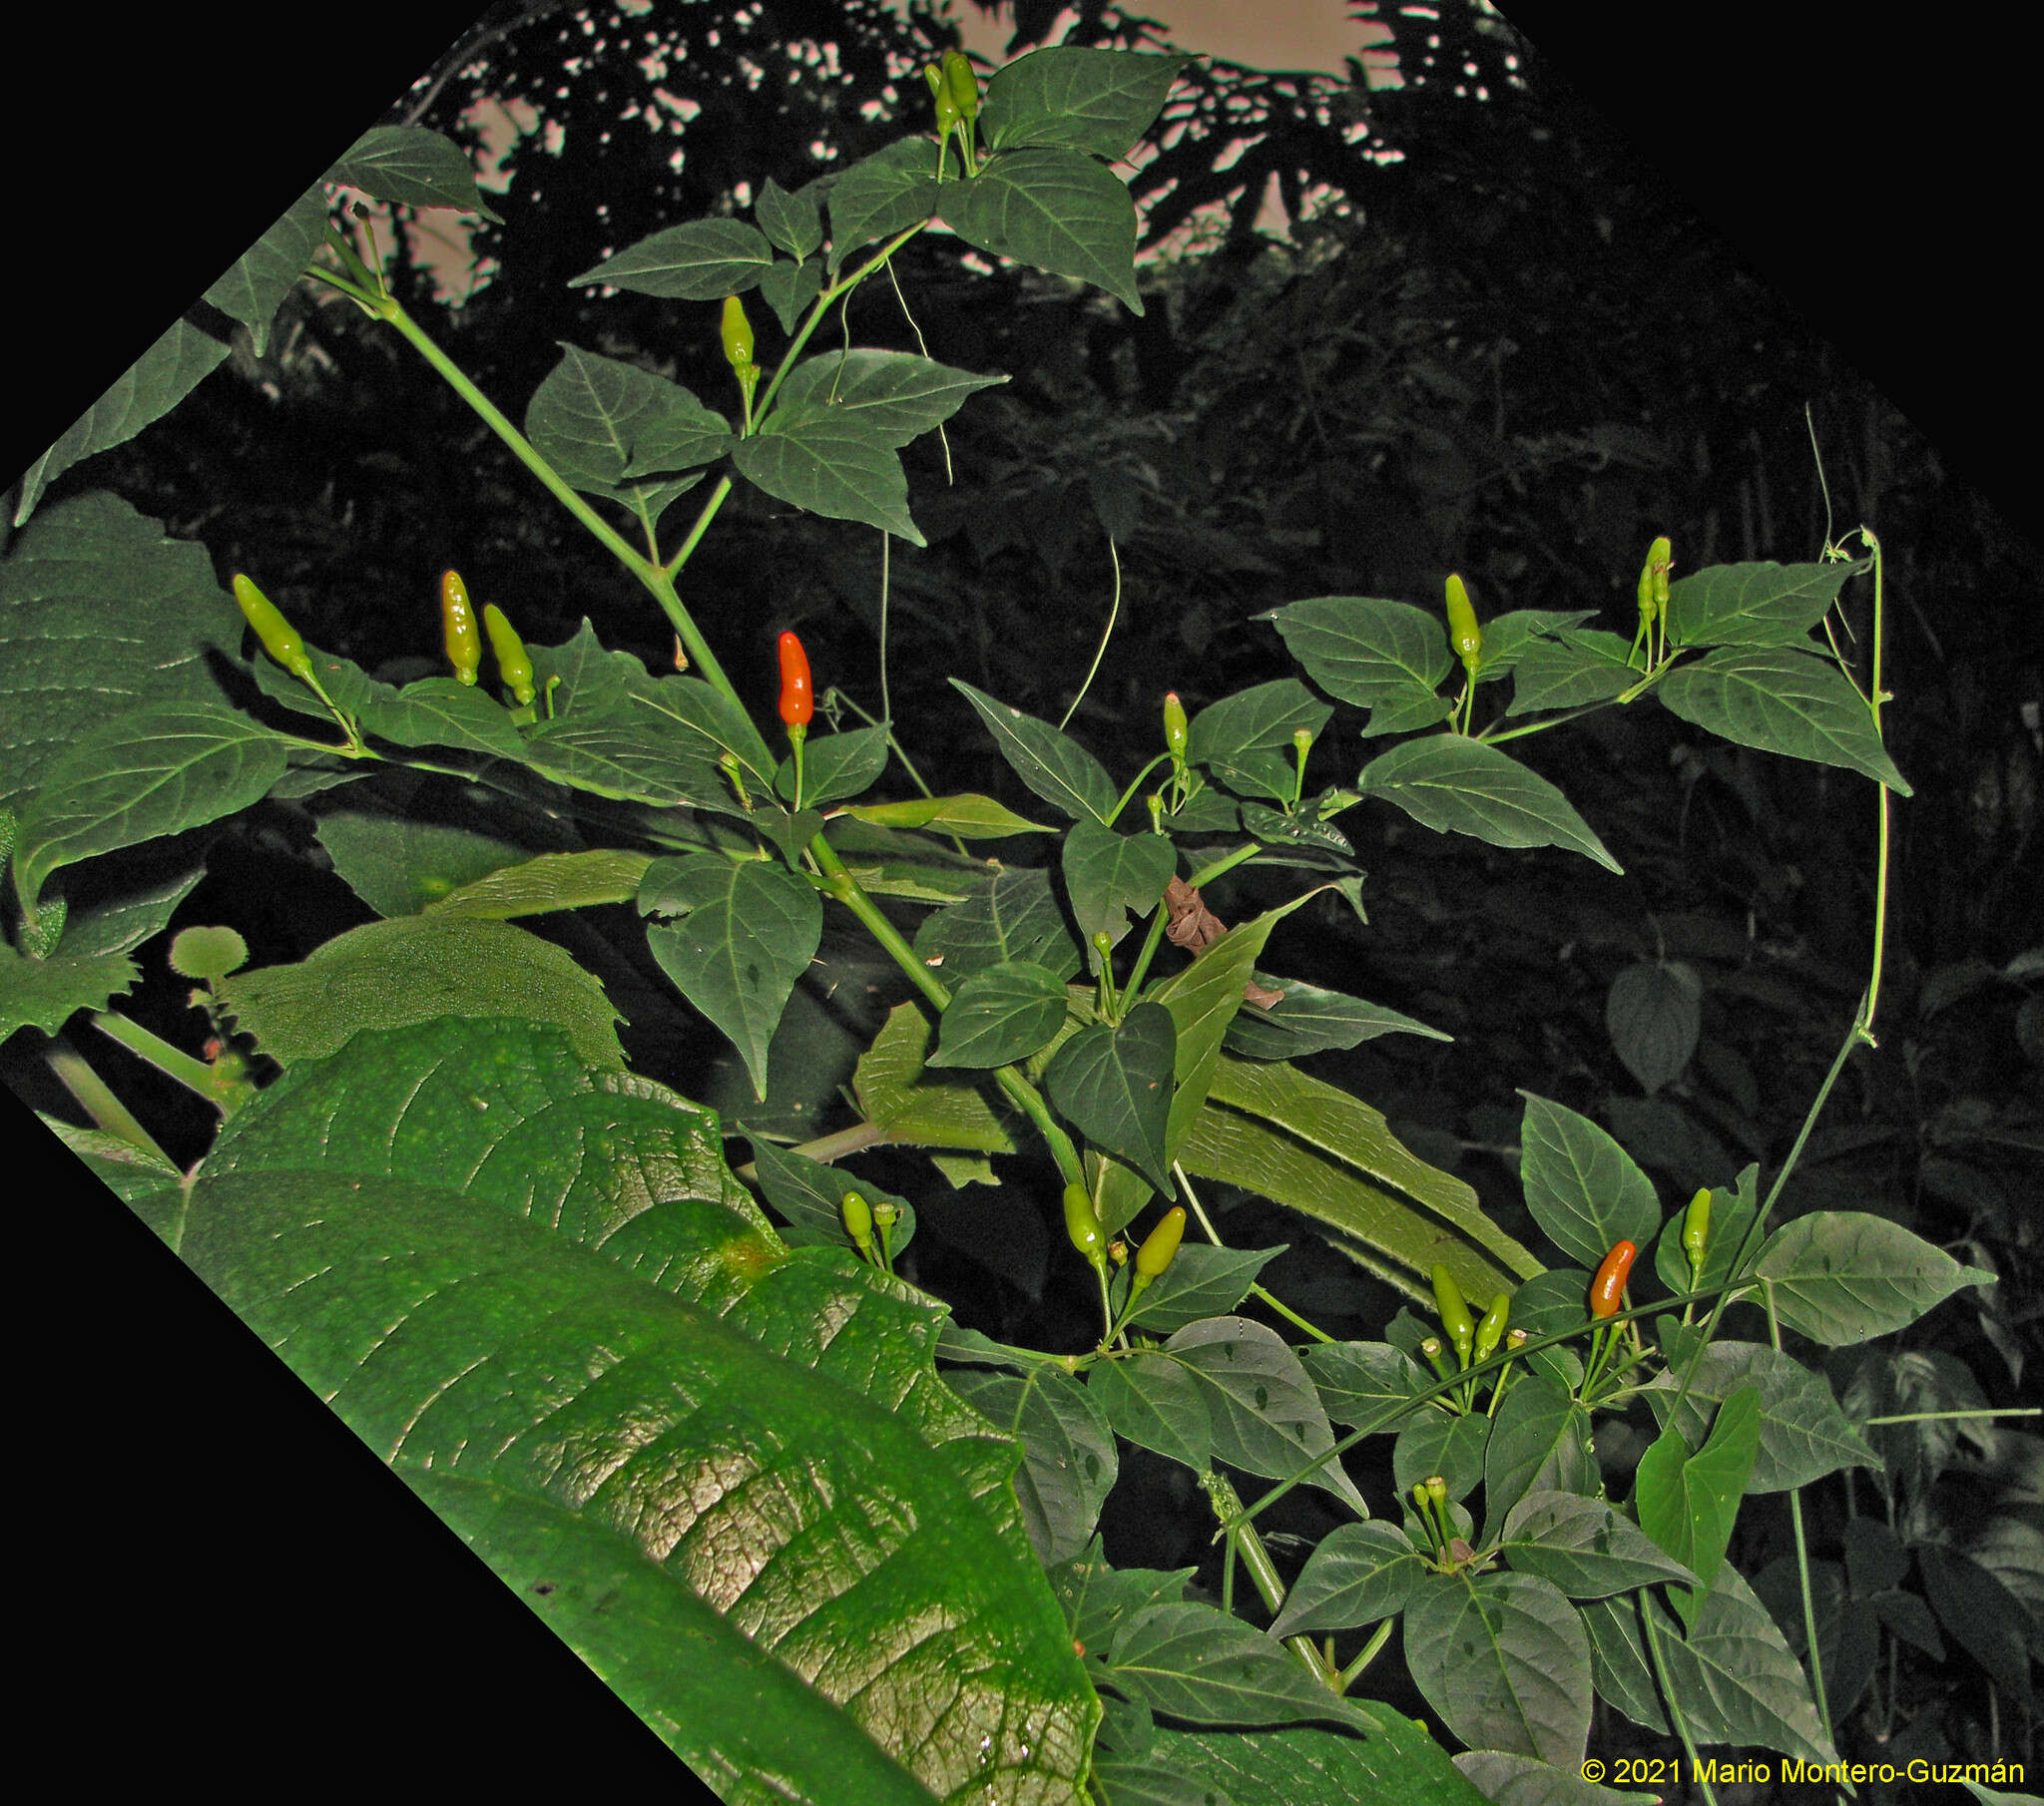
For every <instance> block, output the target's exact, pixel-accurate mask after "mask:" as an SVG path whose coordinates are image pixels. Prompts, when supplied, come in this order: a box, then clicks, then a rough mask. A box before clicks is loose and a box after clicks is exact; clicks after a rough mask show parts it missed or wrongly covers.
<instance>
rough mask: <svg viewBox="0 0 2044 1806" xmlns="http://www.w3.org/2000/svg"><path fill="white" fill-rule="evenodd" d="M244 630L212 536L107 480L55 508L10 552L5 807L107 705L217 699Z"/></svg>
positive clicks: (4, 607)
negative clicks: (224, 666) (139, 507)
mask: <svg viewBox="0 0 2044 1806" xmlns="http://www.w3.org/2000/svg"><path fill="white" fill-rule="evenodd" d="M243 631H244V629H243V622H242V617H241V614H240V612H239V611H238V610H237V609H236V607H235V605H234V600H233V598H232V597H230V596H229V595H228V594H227V593H226V592H225V591H224V590H222V588H221V587H220V584H219V582H218V581H217V580H216V578H215V577H214V574H213V561H212V560H211V559H210V558H209V557H208V556H207V553H206V549H205V547H203V546H198V545H194V544H191V543H190V542H187V541H179V540H171V539H167V538H166V537H165V536H164V530H163V528H162V527H161V526H160V525H159V524H158V523H157V522H155V521H152V520H147V519H145V518H144V517H143V516H142V515H140V514H138V513H137V512H136V511H135V510H134V509H133V508H131V507H130V506H129V505H128V504H127V503H126V502H124V501H122V500H120V499H119V498H118V497H116V496H111V495H108V494H105V493H104V492H102V491H97V490H96V491H93V492H91V493H90V494H87V495H82V496H78V497H75V498H74V499H72V500H70V501H67V502H61V503H59V504H58V505H57V506H56V507H54V508H48V509H44V510H43V511H42V512H40V513H39V514H38V515H37V516H36V518H35V519H34V520H33V521H31V522H30V523H29V525H28V527H27V528H26V529H24V530H23V531H22V532H21V533H20V534H19V535H18V536H17V537H16V538H15V540H14V543H13V544H12V545H10V546H9V547H8V548H7V552H6V556H5V557H4V558H0V806H6V805H9V804H12V805H14V806H15V807H16V808H17V809H18V808H19V807H20V805H21V799H22V798H23V797H24V796H25V795H26V794H27V793H28V792H29V791H31V790H33V789H34V787H35V785H36V783H37V782H38V780H39V779H40V777H41V774H42V771H43V768H44V766H46V765H47V764H48V763H49V762H50V761H51V760H52V759H54V758H57V757H58V756H60V755H61V754H63V753H64V752H66V751H68V750H69V749H70V747H71V746H72V745H73V744H74V743H75V742H76V741H77V740H78V739H80V738H81V737H82V736H83V735H84V734H86V733H88V732H90V731H91V730H92V729H94V728H96V727H98V726H100V725H101V724H102V723H103V722H104V721H106V720H107V719H108V718H109V717H110V716H113V715H118V714H123V713H126V712H127V711H128V710H129V709H131V708H134V707H136V706H139V705H140V704H142V703H145V702H171V701H214V700H218V699H220V695H221V691H220V686H219V685H218V684H217V683H216V682H215V681H214V679H213V677H212V674H211V673H210V672H209V671H208V670H207V664H206V662H207V658H208V656H209V654H214V655H219V654H229V653H232V652H233V650H234V649H235V648H236V647H238V646H239V645H240V644H241V639H242V634H243Z"/></svg>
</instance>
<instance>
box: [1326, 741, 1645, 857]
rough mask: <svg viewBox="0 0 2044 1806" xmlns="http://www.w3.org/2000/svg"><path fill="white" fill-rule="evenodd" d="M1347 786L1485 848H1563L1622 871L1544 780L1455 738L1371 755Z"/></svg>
mask: <svg viewBox="0 0 2044 1806" xmlns="http://www.w3.org/2000/svg"><path fill="white" fill-rule="evenodd" d="M1355 787H1356V788H1357V789H1358V790H1360V791H1361V792H1362V793H1363V794H1364V795H1365V796H1380V797H1382V798H1384V799H1385V800H1386V801H1387V802H1394V803H1396V804H1397V805H1398V807H1399V808H1401V809H1403V810H1404V811H1405V813H1406V814H1408V815H1410V816H1411V817H1412V818H1413V820H1415V821H1417V822H1419V823H1421V824H1422V825H1423V826H1426V827H1429V828H1432V829H1433V830H1434V831H1435V832H1436V833H1442V834H1448V833H1454V834H1470V835H1473V836H1474V837H1475V838H1476V839H1478V840H1487V841H1489V842H1490V844H1491V845H1492V846H1511V847H1519V846H1559V847H1566V848H1567V849H1568V850H1569V851H1571V852H1576V853H1581V854H1583V855H1584V856H1585V857H1587V858H1591V859H1594V860H1596V861H1597V863H1598V864H1599V865H1601V866H1603V867H1604V868H1605V869H1606V870H1607V871H1613V872H1623V871H1624V869H1625V868H1624V867H1623V866H1622V865H1620V864H1619V863H1618V861H1617V860H1616V859H1614V858H1612V856H1611V855H1610V854H1609V853H1608V852H1606V851H1605V850H1604V843H1603V842H1602V841H1601V840H1599V839H1598V838H1597V836H1596V835H1595V834H1593V833H1592V832H1591V831H1590V825H1589V823H1588V822H1586V821H1585V820H1584V819H1583V818H1582V816H1580V815H1578V814H1577V813H1576V811H1575V809H1574V808H1573V807H1572V806H1571V805H1570V803H1569V800H1568V798H1567V797H1565V796H1564V795H1562V793H1561V792H1560V791H1559V790H1557V789H1556V788H1555V787H1554V785H1552V784H1551V783H1549V782H1548V781H1547V779H1546V778H1544V777H1541V776H1539V775H1538V774H1537V773H1535V772H1532V771H1529V770H1527V769H1526V767H1525V766H1524V765H1522V764H1520V763H1518V762H1517V760H1515V759H1511V758H1508V757H1506V756H1505V754H1504V753H1502V752H1500V751H1499V750H1498V749H1497V748H1496V747H1495V746H1487V745H1485V744H1484V743H1483V742H1482V741H1481V740H1472V739H1469V738H1467V737H1465V736H1464V735H1462V734H1459V733H1437V734H1431V735H1429V736H1427V737H1426V738H1424V739H1418V740H1407V741H1405V742H1404V743H1403V744H1402V745H1398V746H1393V747H1392V748H1391V749H1390V751H1388V752H1384V753H1379V754H1378V755H1377V757H1375V758H1373V759H1372V760H1371V761H1370V762H1369V763H1368V764H1367V765H1365V766H1363V768H1362V774H1361V775H1360V776H1359V777H1357V778H1356V780H1355Z"/></svg>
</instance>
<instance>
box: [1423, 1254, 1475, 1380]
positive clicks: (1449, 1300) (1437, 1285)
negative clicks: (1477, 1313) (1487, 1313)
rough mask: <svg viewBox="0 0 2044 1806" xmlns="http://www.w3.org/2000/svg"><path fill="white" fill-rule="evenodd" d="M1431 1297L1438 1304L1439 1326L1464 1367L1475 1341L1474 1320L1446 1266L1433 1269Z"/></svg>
mask: <svg viewBox="0 0 2044 1806" xmlns="http://www.w3.org/2000/svg"><path fill="white" fill-rule="evenodd" d="M1433 1298H1434V1302H1435V1303H1436V1304H1437V1305H1439V1306H1440V1312H1441V1328H1443V1329H1444V1330H1446V1331H1447V1332H1448V1340H1449V1341H1450V1342H1452V1343H1453V1344H1454V1345H1455V1359H1456V1360H1457V1361H1459V1362H1460V1363H1461V1364H1462V1365H1463V1366H1464V1367H1467V1366H1468V1365H1469V1351H1470V1349H1471V1348H1472V1347H1473V1346H1474V1344H1475V1341H1476V1320H1475V1318H1473V1317H1471V1316H1470V1314H1469V1306H1468V1305H1467V1304H1466V1303H1464V1302H1463V1299H1462V1288H1461V1287H1460V1286H1459V1285H1457V1284H1456V1283H1455V1276H1454V1274H1452V1273H1451V1272H1449V1271H1448V1269H1447V1268H1446V1267H1435V1268H1434V1270H1433Z"/></svg>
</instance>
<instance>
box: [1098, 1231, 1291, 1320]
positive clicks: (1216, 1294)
mask: <svg viewBox="0 0 2044 1806" xmlns="http://www.w3.org/2000/svg"><path fill="white" fill-rule="evenodd" d="M1283 1252H1284V1250H1283V1249H1282V1248H1208V1247H1199V1246H1196V1245H1194V1244H1192V1243H1188V1244H1187V1245H1185V1246H1184V1247H1181V1248H1180V1249H1179V1251H1178V1253H1177V1255H1176V1256H1175V1257H1174V1258H1173V1260H1172V1263H1171V1265H1170V1266H1168V1267H1167V1268H1166V1269H1165V1270H1164V1273H1163V1275H1162V1276H1161V1277H1159V1278H1157V1279H1155V1280H1153V1281H1152V1282H1151V1283H1150V1285H1149V1287H1148V1288H1147V1289H1146V1290H1145V1291H1144V1293H1143V1295H1142V1297H1141V1298H1139V1299H1138V1300H1137V1301H1136V1304H1135V1307H1134V1309H1132V1310H1131V1311H1130V1313H1129V1318H1128V1320H1129V1321H1130V1322H1131V1323H1140V1324H1141V1325H1142V1326H1143V1327H1144V1329H1146V1330H1147V1331H1149V1332H1150V1333H1151V1334H1153V1335H1155V1334H1159V1333H1168V1332H1169V1331H1171V1330H1174V1329H1183V1328H1184V1327H1185V1326H1186V1325H1187V1324H1188V1323H1197V1322H1198V1321H1199V1320H1200V1319H1201V1318H1202V1317H1218V1316H1221V1315H1222V1314H1223V1313H1225V1312H1228V1311H1232V1310H1234V1309H1235V1307H1236V1306H1237V1305H1238V1304H1240V1303H1241V1302H1242V1301H1243V1300H1244V1299H1245V1298H1247V1297H1248V1296H1249V1291H1250V1287H1251V1286H1252V1285H1253V1284H1255V1283H1256V1277H1257V1275H1258V1274H1259V1273H1260V1272H1262V1271H1263V1269H1264V1268H1265V1267H1266V1266H1268V1265H1269V1264H1270V1263H1271V1262H1272V1261H1274V1260H1276V1259H1277V1258H1278V1255H1279V1254H1281V1253H1283Z"/></svg>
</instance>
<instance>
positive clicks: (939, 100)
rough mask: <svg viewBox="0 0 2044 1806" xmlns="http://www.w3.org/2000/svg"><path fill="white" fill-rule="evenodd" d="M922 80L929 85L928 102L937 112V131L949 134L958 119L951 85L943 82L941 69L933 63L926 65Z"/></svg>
mask: <svg viewBox="0 0 2044 1806" xmlns="http://www.w3.org/2000/svg"><path fill="white" fill-rule="evenodd" d="M922 79H923V80H924V81H926V82H927V83H929V85H930V100H931V102H932V103H933V104H934V105H935V107H936V110H937V130H938V131H939V132H943V133H945V134H947V135H948V134H949V133H950V132H951V130H952V128H954V127H955V126H956V125H957V124H958V122H959V120H960V118H962V117H963V116H962V115H961V114H960V113H959V111H958V101H957V98H956V96H954V95H953V94H952V92H951V84H950V83H949V82H947V81H945V80H944V71H943V69H942V68H941V67H940V66H939V65H938V64H935V63H929V64H926V65H925V66H924V68H923V72H922Z"/></svg>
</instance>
